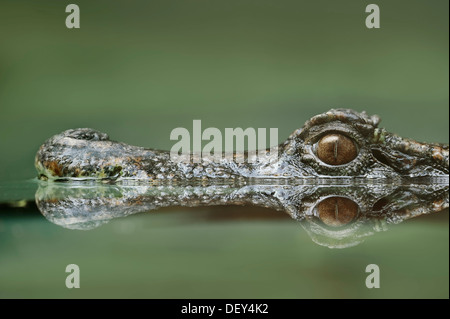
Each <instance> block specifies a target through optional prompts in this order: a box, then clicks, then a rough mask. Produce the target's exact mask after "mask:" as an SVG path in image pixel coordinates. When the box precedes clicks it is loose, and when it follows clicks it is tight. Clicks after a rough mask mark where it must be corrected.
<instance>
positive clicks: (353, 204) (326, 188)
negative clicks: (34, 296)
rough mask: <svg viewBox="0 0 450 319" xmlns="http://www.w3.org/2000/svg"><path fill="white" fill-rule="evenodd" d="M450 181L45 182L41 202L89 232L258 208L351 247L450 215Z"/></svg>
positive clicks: (51, 214)
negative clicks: (127, 221)
mask: <svg viewBox="0 0 450 319" xmlns="http://www.w3.org/2000/svg"><path fill="white" fill-rule="evenodd" d="M448 201H449V193H448V182H447V183H443V184H442V183H437V184H409V185H394V184H376V183H372V184H364V185H326V184H320V185H317V184H316V185H289V184H276V185H274V184H264V185H260V184H258V185H248V184H247V185H229V184H227V185H210V186H201V185H199V186H173V185H171V186H154V185H139V184H138V185H136V184H134V185H108V184H100V185H99V184H91V185H86V184H85V183H84V184H83V185H77V184H59V183H42V184H40V186H39V189H38V191H37V192H36V203H37V206H38V208H39V210H40V211H41V212H42V214H43V215H44V216H45V217H46V218H47V219H48V220H49V221H51V222H53V223H55V224H57V225H60V226H62V227H65V228H69V229H81V230H88V229H93V228H96V227H98V226H100V225H102V224H104V223H107V222H108V221H110V220H111V219H114V218H117V217H125V216H128V215H131V214H136V213H139V212H145V211H150V210H155V209H158V208H161V207H169V206H191V207H192V206H212V205H255V206H260V207H267V208H271V209H275V210H278V211H284V212H286V213H288V214H289V215H290V216H291V217H292V218H293V219H295V220H298V221H299V222H300V224H301V225H302V226H303V228H304V229H305V230H306V231H307V232H308V234H309V236H310V237H311V238H312V240H313V241H314V242H316V243H317V244H320V245H323V246H327V247H330V248H345V247H351V246H355V245H357V244H359V243H361V242H362V241H363V240H364V239H365V238H366V237H368V236H370V235H373V234H374V233H376V232H378V231H382V230H386V225H387V224H396V223H400V222H402V221H404V220H406V219H409V218H413V217H416V216H420V215H423V214H428V213H432V212H438V211H441V210H443V209H445V208H448V206H449V205H448Z"/></svg>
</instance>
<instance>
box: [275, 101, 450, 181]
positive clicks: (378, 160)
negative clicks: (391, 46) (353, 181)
mask: <svg viewBox="0 0 450 319" xmlns="http://www.w3.org/2000/svg"><path fill="white" fill-rule="evenodd" d="M379 122H380V118H379V117H378V116H376V115H373V116H368V115H367V114H366V113H365V112H362V113H359V112H356V111H353V110H350V109H332V110H330V111H328V112H326V113H323V114H319V115H317V116H314V117H313V118H311V119H310V120H309V121H307V122H306V123H305V125H304V127H303V128H301V129H298V130H296V131H295V132H294V133H293V134H292V135H291V136H290V137H289V138H288V140H287V141H286V142H285V143H284V144H282V145H280V154H281V155H280V166H281V168H282V169H286V168H288V169H289V170H291V171H295V172H296V174H298V175H316V176H324V177H326V176H336V177H338V176H342V177H346V176H348V177H352V176H361V177H367V178H395V177H399V176H404V177H423V176H427V177H438V176H448V171H449V146H448V145H443V144H435V143H419V142H416V141H414V140H411V139H406V138H402V137H400V136H398V135H395V134H392V133H389V132H387V131H386V130H385V129H383V128H378V124H379Z"/></svg>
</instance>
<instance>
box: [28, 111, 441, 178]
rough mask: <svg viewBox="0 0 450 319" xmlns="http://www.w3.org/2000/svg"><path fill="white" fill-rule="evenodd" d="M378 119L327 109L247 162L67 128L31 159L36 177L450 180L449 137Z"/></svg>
mask: <svg viewBox="0 0 450 319" xmlns="http://www.w3.org/2000/svg"><path fill="white" fill-rule="evenodd" d="M379 122H380V118H379V117H378V116H368V115H367V114H366V113H365V112H362V113H359V112H356V111H353V110H349V109H332V110H330V111H328V112H326V113H323V114H319V115H317V116H314V117H313V118H311V119H310V120H309V121H307V122H306V123H305V125H304V126H303V128H301V129H298V130H296V131H294V132H293V133H292V134H291V135H290V136H289V138H288V139H287V140H286V141H285V142H284V143H282V144H280V145H278V156H266V157H261V158H258V160H257V161H255V162H251V163H249V162H245V161H244V162H243V163H236V162H235V161H233V159H228V158H226V157H225V158H223V159H222V160H221V161H220V162H214V161H211V160H210V159H208V158H202V160H201V162H200V163H192V162H177V161H174V160H173V159H171V157H170V153H169V152H168V151H160V150H152V149H146V148H142V147H137V146H132V145H127V144H125V143H120V142H115V141H111V140H110V139H109V137H108V135H107V134H105V133H102V132H99V131H96V130H93V129H88V128H81V129H73V130H67V131H64V132H62V133H60V134H58V135H55V136H53V137H51V138H50V139H48V140H47V141H46V142H45V143H44V144H43V145H42V146H41V147H40V148H39V150H38V152H37V154H36V158H35V166H36V169H37V171H38V176H39V178H40V179H42V180H55V181H70V180H102V181H110V182H117V181H127V180H132V181H145V182H159V181H170V182H177V183H184V182H191V181H195V180H199V181H214V182H216V181H220V180H222V181H239V180H250V179H258V180H263V179H287V180H297V181H299V180H302V181H306V180H311V179H313V180H315V181H320V180H327V179H332V180H339V181H342V180H345V179H349V180H351V181H352V182H356V181H358V180H363V181H366V182H368V181H369V180H370V181H374V180H377V179H382V180H385V181H386V180H393V181H396V180H397V181H398V180H402V181H404V180H408V179H416V180H417V179H421V180H424V179H425V180H427V181H431V182H439V183H441V182H443V183H448V171H449V146H448V145H443V144H435V143H419V142H416V141H413V140H410V139H405V138H402V137H399V136H397V135H395V134H392V133H389V132H387V131H385V130H384V129H380V128H378V124H379ZM270 154H272V152H270ZM275 154H276V152H275ZM244 157H245V155H244Z"/></svg>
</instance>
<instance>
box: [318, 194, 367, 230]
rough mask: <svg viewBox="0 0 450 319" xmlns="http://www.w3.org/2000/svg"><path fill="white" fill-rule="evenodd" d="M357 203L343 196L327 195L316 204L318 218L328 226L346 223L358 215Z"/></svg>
mask: <svg viewBox="0 0 450 319" xmlns="http://www.w3.org/2000/svg"><path fill="white" fill-rule="evenodd" d="M358 210H359V208H358V204H356V203H355V202H354V201H352V200H351V199H348V198H345V197H328V198H325V199H324V200H323V201H321V202H320V203H319V204H318V205H317V212H318V213H319V218H320V220H321V221H322V222H323V223H324V224H325V225H328V226H331V227H339V226H343V225H347V224H348V223H350V222H351V221H352V220H353V219H355V217H356V216H357V215H358Z"/></svg>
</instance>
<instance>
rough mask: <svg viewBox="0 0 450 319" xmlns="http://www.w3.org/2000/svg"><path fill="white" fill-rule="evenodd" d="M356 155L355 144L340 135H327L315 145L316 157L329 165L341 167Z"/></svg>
mask: <svg viewBox="0 0 450 319" xmlns="http://www.w3.org/2000/svg"><path fill="white" fill-rule="evenodd" d="M357 155H358V150H357V148H356V145H355V142H353V140H352V139H350V138H348V137H347V136H345V135H342V134H337V133H334V134H328V135H325V136H324V137H322V138H321V139H320V141H319V143H318V144H317V157H319V159H320V160H321V161H322V162H324V163H326V164H329V165H343V164H347V163H348V162H351V161H352V160H354V159H355V158H356V156H357Z"/></svg>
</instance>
